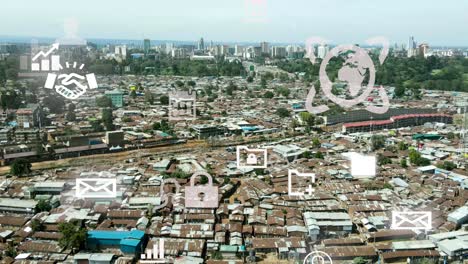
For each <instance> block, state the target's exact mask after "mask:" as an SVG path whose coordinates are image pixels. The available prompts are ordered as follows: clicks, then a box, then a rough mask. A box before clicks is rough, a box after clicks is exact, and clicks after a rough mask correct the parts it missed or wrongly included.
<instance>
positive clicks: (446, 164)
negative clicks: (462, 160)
mask: <svg viewBox="0 0 468 264" xmlns="http://www.w3.org/2000/svg"><path fill="white" fill-rule="evenodd" d="M437 167H438V168H441V169H444V170H449V171H451V170H453V169H456V168H457V165H456V164H455V163H453V162H451V161H444V162H443V163H438V164H437Z"/></svg>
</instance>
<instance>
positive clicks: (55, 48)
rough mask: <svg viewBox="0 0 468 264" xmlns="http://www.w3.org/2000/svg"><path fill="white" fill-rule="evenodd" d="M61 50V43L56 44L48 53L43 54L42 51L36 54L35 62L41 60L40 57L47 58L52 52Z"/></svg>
mask: <svg viewBox="0 0 468 264" xmlns="http://www.w3.org/2000/svg"><path fill="white" fill-rule="evenodd" d="M58 48H59V43H54V44H53V45H52V48H50V49H49V50H48V51H47V52H43V51H40V52H39V53H37V54H36V56H34V57H33V59H32V60H33V61H36V60H37V58H39V57H40V56H43V57H47V56H49V55H50V54H51V53H52V52H54V50H57V49H58Z"/></svg>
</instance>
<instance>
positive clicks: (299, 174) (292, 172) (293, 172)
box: [288, 170, 315, 196]
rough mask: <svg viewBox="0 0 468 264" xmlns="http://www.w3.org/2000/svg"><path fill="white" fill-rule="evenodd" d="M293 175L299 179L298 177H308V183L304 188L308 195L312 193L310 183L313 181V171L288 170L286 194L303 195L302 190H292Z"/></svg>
mask: <svg viewBox="0 0 468 264" xmlns="http://www.w3.org/2000/svg"><path fill="white" fill-rule="evenodd" d="M294 177H296V179H297V180H299V179H300V178H310V180H309V182H310V184H309V186H308V187H307V188H306V191H307V193H308V195H312V193H313V192H314V189H313V188H312V183H315V173H302V172H299V171H298V170H288V195H289V196H303V195H305V193H304V192H301V191H293V186H292V183H293V179H294ZM305 180H307V179H305ZM296 182H297V181H296Z"/></svg>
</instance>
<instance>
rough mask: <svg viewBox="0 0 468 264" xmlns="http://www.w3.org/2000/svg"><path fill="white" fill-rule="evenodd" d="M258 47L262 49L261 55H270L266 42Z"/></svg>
mask: <svg viewBox="0 0 468 264" xmlns="http://www.w3.org/2000/svg"><path fill="white" fill-rule="evenodd" d="M260 47H261V48H262V53H263V54H268V53H270V45H269V44H268V42H261V43H260Z"/></svg>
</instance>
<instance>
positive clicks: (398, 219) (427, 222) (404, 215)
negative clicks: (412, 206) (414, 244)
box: [391, 211, 432, 230]
mask: <svg viewBox="0 0 468 264" xmlns="http://www.w3.org/2000/svg"><path fill="white" fill-rule="evenodd" d="M391 228H392V229H396V230H430V229H431V228H432V212H430V211H429V212H422V211H407V212H398V211H393V212H392V225H391Z"/></svg>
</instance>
